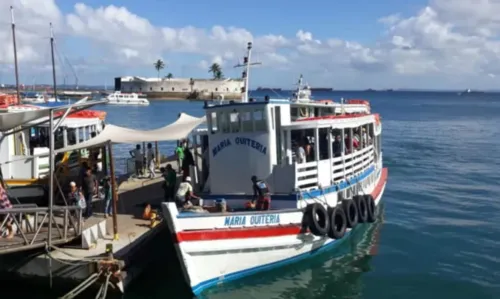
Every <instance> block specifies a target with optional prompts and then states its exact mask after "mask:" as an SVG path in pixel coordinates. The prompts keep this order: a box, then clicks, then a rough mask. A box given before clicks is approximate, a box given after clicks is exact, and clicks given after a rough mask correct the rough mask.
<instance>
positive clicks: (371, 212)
mask: <svg viewBox="0 0 500 299" xmlns="http://www.w3.org/2000/svg"><path fill="white" fill-rule="evenodd" d="M364 198H365V201H366V207H367V212H368V217H367V222H370V223H372V222H375V215H376V206H375V199H374V198H373V196H371V195H368V194H367V195H365V196H364Z"/></svg>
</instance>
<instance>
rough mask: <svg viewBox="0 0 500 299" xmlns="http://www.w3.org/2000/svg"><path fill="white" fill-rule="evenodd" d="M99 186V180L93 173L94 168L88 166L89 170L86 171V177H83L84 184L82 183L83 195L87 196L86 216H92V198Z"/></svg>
mask: <svg viewBox="0 0 500 299" xmlns="http://www.w3.org/2000/svg"><path fill="white" fill-rule="evenodd" d="M96 188H97V182H96V179H95V177H94V175H93V174H92V169H90V167H89V168H87V171H86V173H85V177H84V178H83V185H82V193H83V196H84V197H85V204H86V205H87V208H86V211H85V218H90V217H92V214H93V213H92V200H93V198H94V194H95V192H96Z"/></svg>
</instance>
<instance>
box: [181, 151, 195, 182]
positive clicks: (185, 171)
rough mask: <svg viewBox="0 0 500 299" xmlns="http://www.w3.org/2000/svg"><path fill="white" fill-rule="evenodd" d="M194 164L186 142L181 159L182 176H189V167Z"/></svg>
mask: <svg viewBox="0 0 500 299" xmlns="http://www.w3.org/2000/svg"><path fill="white" fill-rule="evenodd" d="M193 165H194V157H193V154H192V153H191V151H190V150H189V148H188V146H187V144H186V146H185V147H184V160H182V177H183V178H186V177H188V176H189V167H191V166H193Z"/></svg>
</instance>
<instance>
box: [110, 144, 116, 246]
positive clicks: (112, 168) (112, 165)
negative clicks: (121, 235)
mask: <svg viewBox="0 0 500 299" xmlns="http://www.w3.org/2000/svg"><path fill="white" fill-rule="evenodd" d="M108 152H109V168H110V175H111V194H112V196H113V240H118V219H117V213H118V204H117V203H118V192H117V190H118V188H117V187H116V177H115V163H114V160H113V144H112V143H111V142H109V143H108Z"/></svg>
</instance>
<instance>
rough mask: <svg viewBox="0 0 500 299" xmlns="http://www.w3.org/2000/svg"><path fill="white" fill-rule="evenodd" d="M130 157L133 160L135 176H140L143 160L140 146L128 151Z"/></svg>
mask: <svg viewBox="0 0 500 299" xmlns="http://www.w3.org/2000/svg"><path fill="white" fill-rule="evenodd" d="M130 156H131V157H132V158H134V159H135V175H136V176H137V177H139V176H142V175H143V172H142V162H143V161H142V160H143V155H142V152H141V145H140V144H138V145H136V146H135V149H134V150H131V151H130Z"/></svg>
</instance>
